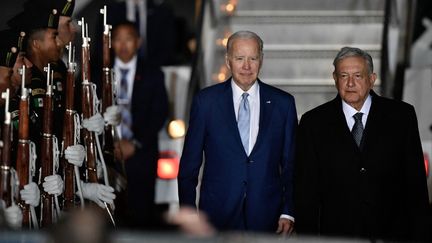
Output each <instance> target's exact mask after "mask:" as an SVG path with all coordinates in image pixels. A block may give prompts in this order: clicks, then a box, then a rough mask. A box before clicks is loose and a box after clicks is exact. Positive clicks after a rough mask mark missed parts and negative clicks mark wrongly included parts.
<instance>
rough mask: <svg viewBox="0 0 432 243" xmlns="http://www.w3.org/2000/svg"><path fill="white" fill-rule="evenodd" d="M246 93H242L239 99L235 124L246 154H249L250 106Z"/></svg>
mask: <svg viewBox="0 0 432 243" xmlns="http://www.w3.org/2000/svg"><path fill="white" fill-rule="evenodd" d="M248 96H249V94H248V93H243V94H242V100H241V101H240V106H239V111H238V120H237V126H238V129H239V132H240V138H241V140H242V144H243V147H244V150H245V151H246V154H249V133H250V108H249V101H248Z"/></svg>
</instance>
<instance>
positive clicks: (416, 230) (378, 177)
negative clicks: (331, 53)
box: [294, 47, 428, 240]
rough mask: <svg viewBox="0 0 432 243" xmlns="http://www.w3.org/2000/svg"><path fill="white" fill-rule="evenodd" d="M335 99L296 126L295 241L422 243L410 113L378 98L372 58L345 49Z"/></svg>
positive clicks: (420, 187) (420, 169)
mask: <svg viewBox="0 0 432 243" xmlns="http://www.w3.org/2000/svg"><path fill="white" fill-rule="evenodd" d="M333 65H334V67H335V71H334V73H333V78H334V80H335V83H336V88H337V90H338V95H337V97H336V98H335V99H334V100H332V101H330V102H327V103H325V104H323V105H321V106H319V107H317V108H315V109H313V110H311V111H309V112H307V113H305V114H304V115H303V116H302V118H301V121H300V125H299V131H298V134H297V138H298V140H297V145H296V147H297V151H296V165H295V176H294V177H295V180H294V185H295V186H294V188H295V189H294V192H295V193H294V198H295V206H296V229H297V231H298V232H299V233H304V234H313V235H331V236H347V237H364V238H372V239H377V238H378V239H379V238H383V239H399V240H407V239H410V240H412V239H420V240H424V239H427V234H428V233H427V232H428V229H427V227H428V219H427V215H428V194H427V188H426V177H425V175H426V174H425V168H424V165H423V154H422V147H421V143H420V137H419V131H418V126H417V118H416V114H415V111H414V108H413V107H412V106H411V105H409V104H406V103H404V102H401V101H396V100H391V99H387V98H383V97H380V96H378V95H377V94H376V93H375V92H374V91H372V87H373V85H374V83H375V80H376V78H377V75H376V74H375V73H374V72H373V62H372V58H371V56H370V55H369V54H368V53H366V52H365V51H363V50H360V49H358V48H352V47H344V48H342V49H341V51H340V52H339V53H338V54H337V56H336V58H335V60H334V62H333Z"/></svg>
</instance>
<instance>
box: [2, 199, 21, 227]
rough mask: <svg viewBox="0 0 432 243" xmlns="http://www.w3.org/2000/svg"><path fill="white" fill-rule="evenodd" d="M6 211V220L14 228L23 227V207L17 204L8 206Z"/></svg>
mask: <svg viewBox="0 0 432 243" xmlns="http://www.w3.org/2000/svg"><path fill="white" fill-rule="evenodd" d="M4 212H5V218H6V221H7V222H8V224H9V225H10V226H11V227H12V228H14V229H19V228H21V225H22V219H23V215H22V212H21V209H20V208H19V207H18V206H17V205H12V206H10V207H8V208H6V209H5V210H4Z"/></svg>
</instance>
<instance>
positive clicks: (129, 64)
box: [114, 55, 137, 70]
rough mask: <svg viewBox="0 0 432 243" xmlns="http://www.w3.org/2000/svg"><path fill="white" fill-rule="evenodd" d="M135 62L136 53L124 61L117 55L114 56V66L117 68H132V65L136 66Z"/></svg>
mask: <svg viewBox="0 0 432 243" xmlns="http://www.w3.org/2000/svg"><path fill="white" fill-rule="evenodd" d="M136 62H137V55H135V56H134V57H133V58H132V59H131V60H130V61H129V62H127V63H125V62H123V61H122V60H120V59H119V58H118V57H116V58H115V60H114V66H115V67H117V68H122V69H129V70H131V69H133V68H134V67H136Z"/></svg>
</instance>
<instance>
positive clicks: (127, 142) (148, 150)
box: [112, 22, 168, 228]
mask: <svg viewBox="0 0 432 243" xmlns="http://www.w3.org/2000/svg"><path fill="white" fill-rule="evenodd" d="M139 45H140V38H139V34H138V31H137V29H136V27H135V26H134V24H133V23H131V22H123V23H120V24H119V25H117V26H115V28H114V29H113V39H112V47H113V49H114V53H115V60H114V70H115V72H116V79H117V80H116V87H117V92H116V94H117V102H118V105H119V106H120V109H121V115H122V121H121V124H120V126H118V134H119V136H120V141H118V142H117V143H116V144H115V147H116V149H115V155H116V157H117V159H119V160H124V161H125V166H126V174H127V179H128V188H127V191H128V204H129V205H128V209H129V210H130V218H129V223H130V224H131V226H138V227H141V228H142V227H144V228H149V227H152V226H153V225H154V224H155V222H154V220H156V219H157V217H158V216H159V215H157V212H156V211H157V210H156V208H155V203H154V198H155V197H154V194H155V184H156V171H157V160H158V152H159V151H158V150H159V149H158V133H159V130H160V129H161V128H162V126H163V125H164V123H165V120H166V119H167V116H168V98H167V93H166V90H165V85H164V75H163V73H162V71H160V69H159V68H151V67H146V66H145V65H144V62H143V61H142V60H141V59H140V58H138V57H137V51H138V48H139Z"/></svg>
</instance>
